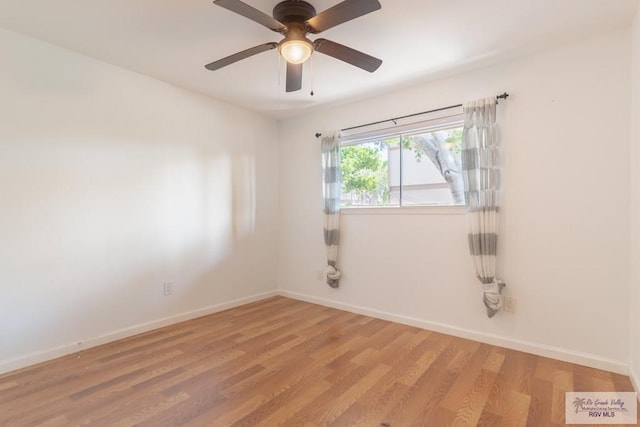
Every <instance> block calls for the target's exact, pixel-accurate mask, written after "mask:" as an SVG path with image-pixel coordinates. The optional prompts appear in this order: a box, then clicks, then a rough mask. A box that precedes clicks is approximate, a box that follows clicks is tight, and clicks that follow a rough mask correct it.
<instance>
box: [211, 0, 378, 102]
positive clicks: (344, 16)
mask: <svg viewBox="0 0 640 427" xmlns="http://www.w3.org/2000/svg"><path fill="white" fill-rule="evenodd" d="M213 3H214V4H216V5H218V6H222V7H224V8H225V9H227V10H230V11H232V12H235V13H237V14H239V15H241V16H244V17H245V18H248V19H251V20H252V21H255V22H257V23H258V24H261V25H264V26H265V27H267V28H269V29H270V30H272V31H275V32H278V33H280V34H282V35H283V36H284V38H283V39H282V40H281V41H280V42H279V43H276V42H270V43H264V44H260V45H258V46H254V47H251V48H249V49H246V50H243V51H241V52H238V53H234V54H233V55H230V56H227V57H225V58H222V59H219V60H217V61H214V62H212V63H210V64H207V65H205V68H207V69H208V70H211V71H214V70H217V69H220V68H222V67H225V66H227V65H230V64H233V63H234V62H237V61H240V60H241V59H245V58H248V57H250V56H253V55H256V54H258V53H261V52H265V51H267V50H271V49H275V48H278V51H279V52H280V55H282V57H283V58H284V59H285V60H286V61H287V83H286V91H287V92H294V91H297V90H300V89H301V88H302V64H303V63H304V62H305V61H306V60H307V59H309V57H310V56H311V54H312V53H313V52H314V51H315V52H320V53H323V54H325V55H329V56H332V57H334V58H336V59H339V60H341V61H344V62H346V63H348V64H351V65H354V66H356V67H358V68H362V69H363V70H366V71H369V72H370V73H372V72H374V71H375V70H377V69H378V67H380V65H381V64H382V60H380V59H378V58H374V57H373V56H370V55H367V54H366V53H363V52H360V51H358V50H355V49H352V48H350V47H347V46H344V45H341V44H339V43H336V42H333V41H331V40H327V39H316V40H315V41H313V42H312V41H311V40H309V39H308V38H307V34H309V33H312V34H317V33H321V32H322V31H325V30H328V29H329V28H332V27H335V26H336V25H340V24H343V23H345V22H347V21H350V20H352V19H355V18H358V17H360V16H363V15H366V14H368V13H371V12H374V11H376V10H378V9H380V8H381V7H382V6H380V2H379V1H378V0H344V1H343V2H341V3H338V4H337V5H335V6H333V7H330V8H329V9H327V10H325V11H324V12H321V13H319V14H316V10H315V8H314V7H313V6H312V5H311V4H309V3H307V2H306V1H302V0H284V1H282V2H280V3H278V4H277V5H276V6H275V7H274V8H273V17H271V16H269V15H267V14H266V13H263V12H261V11H259V10H258V9H255V8H253V7H251V6H249V5H248V4H246V3H243V2H242V1H240V0H215V1H214V2H213Z"/></svg>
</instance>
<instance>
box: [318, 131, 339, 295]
mask: <svg viewBox="0 0 640 427" xmlns="http://www.w3.org/2000/svg"><path fill="white" fill-rule="evenodd" d="M321 144H322V184H323V185H322V198H323V199H324V243H325V245H326V247H327V269H326V271H325V277H326V280H327V284H328V285H329V286H331V287H332V288H337V287H338V286H339V285H340V276H341V273H340V270H338V245H339V243H340V187H341V183H340V133H339V132H331V133H328V134H327V136H323V137H322V142H321Z"/></svg>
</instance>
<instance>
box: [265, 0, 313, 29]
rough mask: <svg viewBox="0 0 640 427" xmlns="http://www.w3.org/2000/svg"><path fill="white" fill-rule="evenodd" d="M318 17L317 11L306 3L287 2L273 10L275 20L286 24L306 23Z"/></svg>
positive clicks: (289, 0)
mask: <svg viewBox="0 0 640 427" xmlns="http://www.w3.org/2000/svg"><path fill="white" fill-rule="evenodd" d="M314 16H316V9H315V8H314V7H313V6H311V4H309V3H307V2H306V1H301V0H298V1H296V0H285V1H282V2H280V3H278V4H277V5H276V7H274V8H273V17H274V19H276V20H278V21H280V22H282V23H284V24H286V23H289V22H304V21H306V20H308V19H311V18H313V17H314Z"/></svg>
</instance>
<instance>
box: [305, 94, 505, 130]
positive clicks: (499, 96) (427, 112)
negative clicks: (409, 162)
mask: <svg viewBox="0 0 640 427" xmlns="http://www.w3.org/2000/svg"><path fill="white" fill-rule="evenodd" d="M508 97H509V94H508V93H507V92H504V93H503V94H501V95H498V96H496V99H507V98H508ZM457 107H462V104H456V105H450V106H448V107H442V108H436V109H434V110H429V111H421V112H419V113H413V114H407V115H406V116H400V117H393V118H391V119H386V120H380V121H377V122H371V123H367V124H364V125H358V126H351V127H349V128H344V129H340V132H344V131H347V130H353V129H359V128H363V127H367V126H373V125H379V124H380V123H386V122H393V124H396V120H402V119H408V118H409V117H415V116H421V115H423V114H429V113H437V112H438V111H444V110H450V109H451V108H457ZM321 136H322V134H321V133H320V132H317V133H316V138H319V137H321Z"/></svg>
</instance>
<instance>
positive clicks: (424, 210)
mask: <svg viewBox="0 0 640 427" xmlns="http://www.w3.org/2000/svg"><path fill="white" fill-rule="evenodd" d="M464 214H465V207H464V206H449V205H447V206H443V205H433V206H384V207H378V206H373V207H359V208H342V209H340V215H464Z"/></svg>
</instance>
